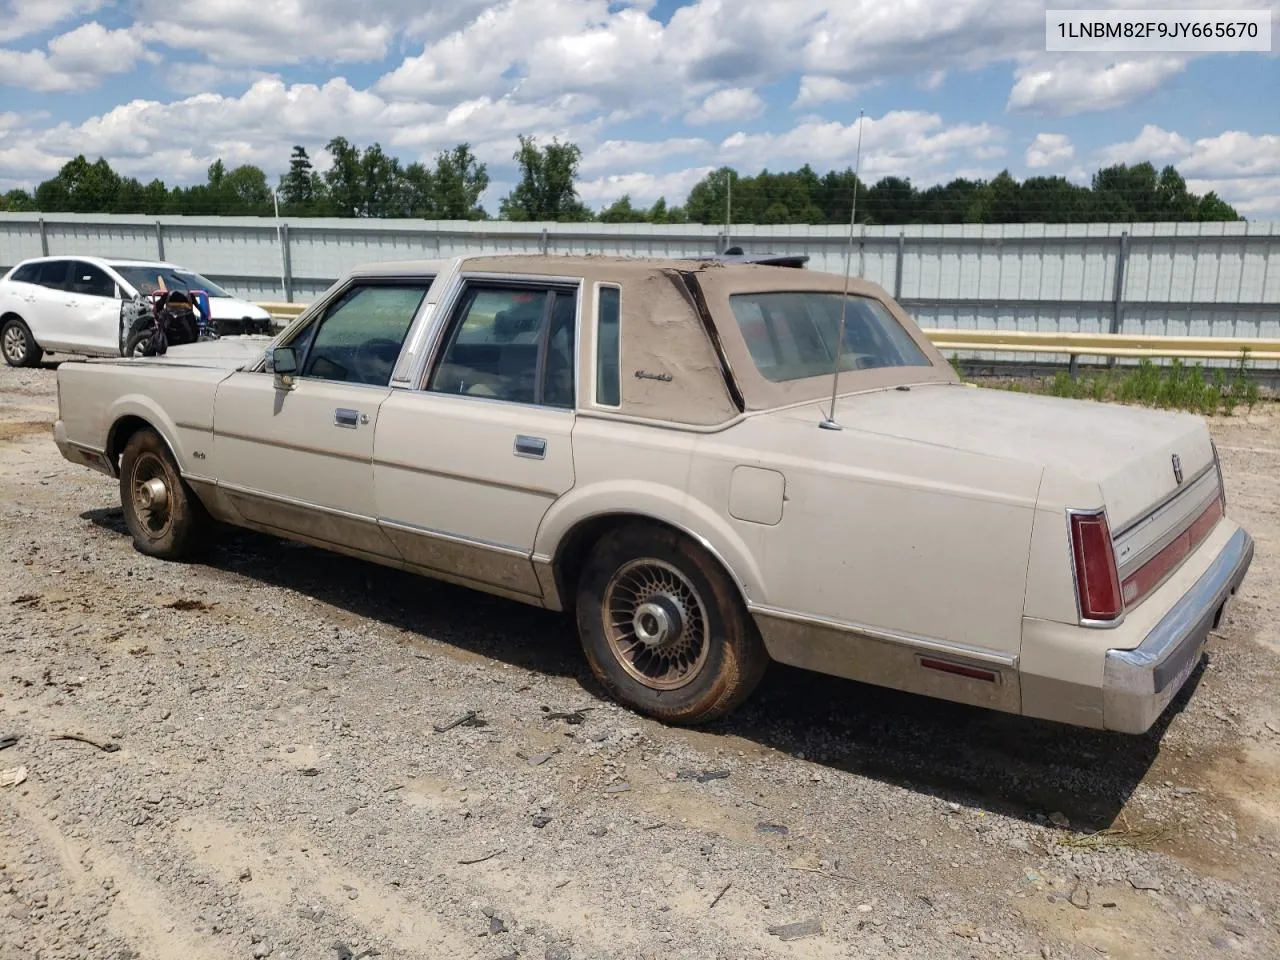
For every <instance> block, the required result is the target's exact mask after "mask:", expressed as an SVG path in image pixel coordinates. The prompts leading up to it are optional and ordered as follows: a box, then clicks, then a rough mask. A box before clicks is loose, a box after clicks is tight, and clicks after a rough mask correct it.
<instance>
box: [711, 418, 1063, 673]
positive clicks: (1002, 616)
mask: <svg viewBox="0 0 1280 960" xmlns="http://www.w3.org/2000/svg"><path fill="white" fill-rule="evenodd" d="M744 465H745V466H754V467H762V468H766V469H769V470H774V471H777V472H779V473H781V474H782V475H783V477H785V492H784V494H783V502H782V504H781V516H780V518H779V519H778V520H777V522H776V523H767V522H766V523H759V522H753V521H751V520H741V519H736V518H734V517H733V515H732V512H731V511H730V510H729V509H728V504H729V501H730V498H731V496H732V485H733V483H734V471H735V470H736V469H737V468H738V467H740V466H744ZM1040 479H1041V470H1040V469H1039V468H1036V467H1032V466H1029V465H1026V464H1017V463H1010V462H1008V461H1002V460H997V459H994V458H989V457H983V456H979V455H974V454H971V453H965V452H962V451H955V450H950V449H946V448H943V447H938V446H932V445H926V444H918V443H910V442H905V441H900V440H895V439H892V438H886V437H882V436H876V435H872V434H860V433H858V432H857V431H856V430H850V429H846V430H844V431H840V432H833V431H825V430H821V429H819V428H818V426H817V422H816V418H815V419H813V420H812V421H808V422H806V421H803V420H788V419H786V418H779V417H755V418H749V419H747V420H746V421H744V422H742V423H741V424H739V425H737V426H735V427H734V428H732V429H731V430H728V431H725V432H724V433H720V434H716V435H712V436H705V437H700V438H699V440H698V444H697V448H696V451H695V455H694V457H693V460H692V471H691V475H690V493H691V495H692V497H693V499H695V500H698V501H701V502H703V503H705V504H707V505H708V506H710V507H712V508H713V509H715V510H716V511H717V512H718V513H719V514H720V516H721V517H722V518H723V519H724V521H725V522H726V523H727V524H729V525H730V526H731V527H732V528H733V529H735V530H736V531H737V533H738V537H739V538H740V540H741V541H742V542H743V543H745V544H749V545H750V547H751V549H752V552H753V558H752V559H753V562H754V565H755V566H756V567H757V568H758V569H759V571H760V577H761V580H762V585H763V589H762V594H763V595H762V596H761V597H760V598H759V599H758V602H760V603H762V604H764V605H766V606H768V607H770V608H773V609H774V610H780V611H785V612H787V613H792V614H800V615H803V616H807V617H819V618H823V619H826V620H834V621H839V622H844V623H849V624H857V625H864V626H868V627H875V628H878V629H880V630H884V631H890V632H893V633H899V634H909V635H913V636H918V637H924V638H930V639H937V640H944V641H948V642H950V643H954V644H966V645H971V646H977V647H983V648H987V649H990V650H997V651H1001V652H1004V653H1008V654H1011V655H1016V654H1017V653H1018V650H1019V648H1020V645H1021V634H1022V630H1021V626H1022V613H1023V599H1024V592H1025V586H1026V576H1027V561H1028V553H1029V549H1030V542H1031V531H1032V520H1033V516H1034V512H1035V503H1036V496H1037V491H1038V488H1039V483H1040ZM768 519H772V518H768Z"/></svg>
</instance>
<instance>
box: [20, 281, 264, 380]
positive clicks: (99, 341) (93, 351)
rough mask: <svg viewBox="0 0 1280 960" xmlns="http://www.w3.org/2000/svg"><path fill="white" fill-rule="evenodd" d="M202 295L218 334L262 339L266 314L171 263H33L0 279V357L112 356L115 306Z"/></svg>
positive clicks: (26, 362)
mask: <svg viewBox="0 0 1280 960" xmlns="http://www.w3.org/2000/svg"><path fill="white" fill-rule="evenodd" d="M161 281H163V285H164V287H165V288H166V289H169V290H174V289H179V290H190V289H198V290H204V291H206V292H207V293H208V294H209V308H210V312H211V313H212V314H213V319H214V321H215V322H216V323H217V329H218V332H219V333H220V334H236V333H269V332H270V331H271V329H272V325H271V315H270V314H269V313H267V311H266V310H264V309H262V308H261V307H259V306H258V305H257V304H253V303H249V302H247V301H245V300H241V299H239V298H237V297H233V296H232V295H231V294H229V293H227V292H226V291H225V290H223V289H222V288H221V287H219V286H218V285H217V284H216V283H213V282H212V281H210V280H207V279H206V278H204V277H202V276H200V274H198V273H193V272H192V271H190V270H187V269H186V268H185V267H180V266H177V265H176V264H172V263H163V262H161V261H148V260H126V259H112V260H106V259H102V258H100V257H36V258H33V259H31V260H24V261H22V262H21V263H19V264H18V265H17V266H16V267H14V268H13V269H12V270H10V271H9V272H8V273H7V274H5V275H4V276H3V277H0V353H3V354H4V359H5V361H6V362H7V363H8V364H9V365H10V366H12V367H29V366H33V365H35V364H37V363H39V362H40V359H41V358H42V357H43V356H44V354H45V353H74V354H78V355H82V356H98V357H118V356H120V355H121V354H122V353H123V350H124V340H125V337H126V335H127V333H128V331H126V330H125V329H124V312H123V310H122V307H123V306H124V305H125V303H126V302H127V301H130V300H132V299H133V298H134V297H135V296H137V295H139V294H141V295H143V296H146V295H147V294H149V293H151V292H152V291H154V290H157V289H160V286H161Z"/></svg>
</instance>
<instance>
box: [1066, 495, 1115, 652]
mask: <svg viewBox="0 0 1280 960" xmlns="http://www.w3.org/2000/svg"><path fill="white" fill-rule="evenodd" d="M1073 517H1102V518H1103V520H1106V521H1107V530H1108V532H1110V530H1111V521H1110V520H1108V519H1107V508H1106V507H1089V508H1082V507H1068V508H1067V510H1066V521H1067V562H1068V563H1069V564H1070V565H1071V590H1072V592H1073V593H1074V595H1075V606H1076V623H1078V624H1079V625H1080V626H1082V627H1088V628H1089V629H1090V630H1114V629H1115V628H1116V627H1118V626H1120V625H1121V624H1122V623H1124V620H1125V617H1126V616H1128V611H1127V610H1126V609H1124V592H1123V590H1124V588H1123V586H1122V587H1121V595H1120V607H1121V609H1120V615H1119V616H1118V617H1116V618H1115V619H1114V620H1094V619H1092V618H1089V617H1085V616H1083V615H1081V612H1080V607H1081V603H1080V571H1078V570H1077V569H1076V545H1075V538H1074V536H1073V535H1072V532H1071V520H1072V518H1073ZM1111 551H1112V554H1113V555H1114V553H1115V538H1114V537H1112V538H1111ZM1119 577H1120V571H1119V570H1118V569H1117V570H1116V578H1117V579H1119ZM1122 583H1123V581H1122Z"/></svg>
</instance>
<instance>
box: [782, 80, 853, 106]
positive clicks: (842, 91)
mask: <svg viewBox="0 0 1280 960" xmlns="http://www.w3.org/2000/svg"><path fill="white" fill-rule="evenodd" d="M857 92H858V88H857V87H856V86H854V85H853V84H852V83H845V81H843V80H837V79H836V78H835V77H817V76H809V75H808V74H806V75H805V76H803V77H801V78H800V92H799V93H798V94H796V99H795V102H794V103H793V104H792V106H793V107H795V108H796V109H800V108H802V107H812V106H816V105H817V104H819V103H832V102H838V101H841V100H849V99H850V98H852V97H853V95H854V94H855V93H857Z"/></svg>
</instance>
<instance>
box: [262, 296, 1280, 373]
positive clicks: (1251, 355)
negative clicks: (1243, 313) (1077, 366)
mask: <svg viewBox="0 0 1280 960" xmlns="http://www.w3.org/2000/svg"><path fill="white" fill-rule="evenodd" d="M258 306H260V307H262V308H263V309H264V310H266V311H267V312H268V313H270V314H271V316H272V317H273V318H274V319H276V320H277V321H280V322H281V323H288V322H289V321H291V320H293V319H294V318H295V317H297V316H298V315H299V314H300V313H302V311H303V310H305V309H306V308H307V307H308V306H310V304H305V303H260V304H258ZM924 333H925V335H926V336H927V337H928V338H929V339H930V340H932V341H933V344H934V346H936V347H937V348H938V349H939V350H942V351H944V352H966V353H968V352H983V353H985V352H999V353H1042V354H1061V355H1065V356H1069V357H1073V358H1074V357H1150V358H1152V359H1155V358H1158V357H1159V358H1170V359H1172V358H1174V357H1177V358H1181V359H1195V360H1238V359H1239V358H1240V356H1241V353H1242V352H1243V351H1248V359H1249V360H1259V361H1263V360H1265V361H1280V339H1272V338H1266V337H1186V336H1151V335H1148V334H1123V333H1040V332H1032V331H1025V330H949V329H943V328H930V329H926V330H925V331H924Z"/></svg>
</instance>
